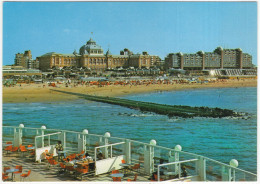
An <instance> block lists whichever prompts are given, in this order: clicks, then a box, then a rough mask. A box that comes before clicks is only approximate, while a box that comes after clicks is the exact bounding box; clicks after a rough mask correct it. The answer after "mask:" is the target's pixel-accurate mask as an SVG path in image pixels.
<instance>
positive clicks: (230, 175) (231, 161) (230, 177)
mask: <svg viewBox="0 0 260 184" xmlns="http://www.w3.org/2000/svg"><path fill="white" fill-rule="evenodd" d="M229 165H230V166H232V167H234V168H236V167H237V166H238V161H237V160H236V159H232V160H230V162H229ZM231 172H232V168H229V172H228V176H229V181H236V171H235V169H233V177H232V173H231Z"/></svg>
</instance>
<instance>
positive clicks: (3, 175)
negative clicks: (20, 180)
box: [2, 173, 9, 181]
mask: <svg viewBox="0 0 260 184" xmlns="http://www.w3.org/2000/svg"><path fill="white" fill-rule="evenodd" d="M8 178H9V176H7V175H5V174H4V173H2V180H3V181H6V180H7V179H8Z"/></svg>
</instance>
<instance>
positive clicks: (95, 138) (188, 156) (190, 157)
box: [2, 126, 257, 181]
mask: <svg viewBox="0 0 260 184" xmlns="http://www.w3.org/2000/svg"><path fill="white" fill-rule="evenodd" d="M2 128H3V129H2V130H3V131H2V133H3V135H2V136H3V137H2V140H3V141H4V138H5V131H7V130H8V129H10V130H8V140H9V139H10V136H11V132H12V133H14V132H15V131H14V130H15V129H16V130H19V129H20V130H22V131H25V130H35V136H34V137H31V135H30V137H29V138H28V139H32V142H33V141H34V142H35V148H37V141H36V139H39V138H42V139H44V137H46V136H48V145H50V143H51V140H52V138H51V136H53V135H58V134H61V133H64V134H65V135H66V136H67V134H71V135H70V136H75V140H76V141H74V142H73V141H72V142H71V143H70V146H67V147H65V146H64V148H66V149H68V150H71V151H72V152H74V151H76V150H77V149H78V148H77V146H78V142H77V138H76V137H78V135H81V136H83V135H87V137H88V139H89V140H91V141H90V142H88V143H87V144H89V145H91V146H92V147H94V150H93V152H94V155H95V159H96V157H97V149H99V148H108V147H111V148H110V157H111V156H112V154H113V152H112V149H113V148H112V147H113V146H116V145H120V144H125V143H126V141H125V140H128V139H124V138H118V137H105V136H104V135H96V134H84V133H82V132H77V131H70V130H58V129H45V130H42V129H41V128H30V127H24V128H19V127H16V126H3V127H2ZM11 129H13V130H11ZM41 131H46V132H51V131H53V132H54V133H50V134H45V135H37V133H40V132H41ZM33 135H34V133H33ZM105 139H107V140H108V142H109V141H110V140H113V141H114V142H116V141H118V142H117V143H113V144H109V143H108V142H107V144H105ZM53 141H54V139H53ZM65 141H67V140H66V139H65ZM67 142H68V141H67ZM95 142H98V143H101V144H102V145H101V146H100V145H95ZM134 143H136V144H138V145H140V146H141V147H142V149H143V148H144V147H149V146H151V145H150V144H149V143H143V142H139V141H135V140H129V144H130V145H131V144H134ZM104 144H105V145H104ZM42 146H43V144H42ZM84 146H87V145H84ZM153 147H154V149H156V150H157V151H159V152H160V151H161V152H163V151H164V152H167V151H168V152H173V153H176V150H175V149H171V148H166V147H163V146H157V145H154V146H153ZM132 150H134V148H131V151H132ZM143 151H144V150H143ZM178 153H179V155H180V159H181V158H182V155H183V156H185V160H179V161H176V162H170V163H168V164H167V165H171V164H179V163H184V162H193V161H196V160H197V158H202V159H204V160H206V161H210V162H213V163H214V164H215V165H216V166H219V167H225V168H227V169H232V171H236V172H240V173H243V174H244V175H245V178H246V177H247V178H250V179H249V181H255V180H256V179H257V175H256V174H254V173H252V172H249V171H245V170H242V169H239V168H235V167H232V166H230V165H228V164H224V163H221V162H219V161H216V160H213V159H210V158H207V157H204V156H201V155H197V154H194V153H188V152H184V151H178ZM141 154H142V155H144V153H143V152H142V153H141ZM162 156H165V155H162ZM130 157H131V156H130ZM166 160H167V159H166ZM163 165H164V164H160V165H159V167H161V166H163ZM204 167H205V168H206V164H205V165H204ZM158 169H159V168H158ZM194 169H196V168H194ZM218 173H221V171H219V172H218ZM159 177H160V176H159V174H158V178H159ZM229 178H230V176H229ZM232 178H233V179H234V180H235V179H236V178H235V177H234V176H233V177H232ZM251 178H253V179H251Z"/></svg>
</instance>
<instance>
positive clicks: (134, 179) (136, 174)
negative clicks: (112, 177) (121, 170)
mask: <svg viewBox="0 0 260 184" xmlns="http://www.w3.org/2000/svg"><path fill="white" fill-rule="evenodd" d="M137 176H138V174H135V177H134V179H133V180H131V179H127V181H136V179H137Z"/></svg>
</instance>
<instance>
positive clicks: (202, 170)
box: [196, 157, 206, 181]
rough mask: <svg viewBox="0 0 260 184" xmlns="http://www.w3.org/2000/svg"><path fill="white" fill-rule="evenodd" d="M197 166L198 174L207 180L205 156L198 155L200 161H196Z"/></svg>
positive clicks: (202, 179) (200, 177)
mask: <svg viewBox="0 0 260 184" xmlns="http://www.w3.org/2000/svg"><path fill="white" fill-rule="evenodd" d="M196 166H197V169H196V171H197V174H198V175H199V180H200V181H206V159H205V158H203V157H198V161H197V162H196Z"/></svg>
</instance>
